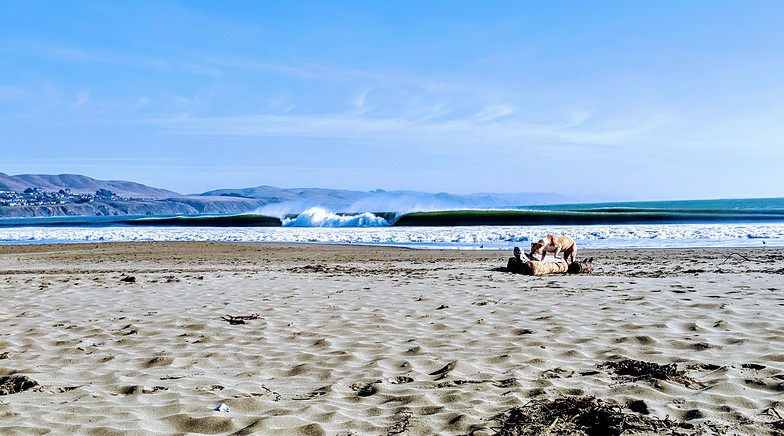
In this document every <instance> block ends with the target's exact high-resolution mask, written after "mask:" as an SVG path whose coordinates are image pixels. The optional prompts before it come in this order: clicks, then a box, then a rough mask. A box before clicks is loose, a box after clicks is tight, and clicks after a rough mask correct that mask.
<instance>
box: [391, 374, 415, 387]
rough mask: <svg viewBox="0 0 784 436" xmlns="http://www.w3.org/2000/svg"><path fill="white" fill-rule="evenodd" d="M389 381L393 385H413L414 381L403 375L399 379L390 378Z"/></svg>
mask: <svg viewBox="0 0 784 436" xmlns="http://www.w3.org/2000/svg"><path fill="white" fill-rule="evenodd" d="M387 381H388V382H390V383H392V384H393V385H399V384H403V383H413V382H414V379H413V378H411V377H406V376H404V375H401V376H399V377H392V378H388V379H387Z"/></svg>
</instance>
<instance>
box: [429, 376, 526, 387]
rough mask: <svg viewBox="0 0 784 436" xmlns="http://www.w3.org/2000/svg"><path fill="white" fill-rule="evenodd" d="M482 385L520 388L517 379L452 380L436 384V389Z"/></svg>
mask: <svg viewBox="0 0 784 436" xmlns="http://www.w3.org/2000/svg"><path fill="white" fill-rule="evenodd" d="M480 383H488V384H491V385H493V386H495V387H497V388H510V387H513V386H518V383H517V379H516V378H507V379H503V380H451V381H445V382H441V383H436V385H435V387H436V388H437V389H439V388H454V387H457V386H461V385H467V384H480Z"/></svg>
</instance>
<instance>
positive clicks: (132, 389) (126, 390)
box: [119, 385, 169, 396]
mask: <svg viewBox="0 0 784 436" xmlns="http://www.w3.org/2000/svg"><path fill="white" fill-rule="evenodd" d="M168 390H169V388H167V387H166V386H153V387H151V388H148V387H145V386H141V385H132V386H123V387H121V388H120V390H119V394H120V395H123V396H125V395H140V394H154V393H155V392H158V391H168Z"/></svg>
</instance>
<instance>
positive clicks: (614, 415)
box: [493, 397, 677, 436]
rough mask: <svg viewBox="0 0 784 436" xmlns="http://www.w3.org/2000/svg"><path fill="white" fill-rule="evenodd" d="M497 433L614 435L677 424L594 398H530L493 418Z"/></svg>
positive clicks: (655, 430) (665, 430)
mask: <svg viewBox="0 0 784 436" xmlns="http://www.w3.org/2000/svg"><path fill="white" fill-rule="evenodd" d="M493 419H494V420H495V421H497V422H498V423H499V424H500V425H499V426H498V427H495V430H496V433H495V434H496V435H498V436H533V435H583V436H599V435H602V436H604V435H607V436H614V435H620V434H623V433H624V432H625V431H627V430H628V431H644V432H648V433H659V432H661V433H663V434H664V433H669V431H668V429H672V428H674V427H676V426H677V423H676V422H675V421H673V420H670V419H669V418H665V419H659V418H654V417H648V416H642V415H638V414H636V413H626V412H623V410H622V409H621V407H620V406H618V405H616V404H611V403H606V402H604V401H602V400H600V399H597V398H595V397H567V398H558V399H555V400H545V401H539V400H532V401H530V402H528V403H527V404H526V405H524V406H522V407H515V408H512V409H509V410H507V411H506V412H504V413H502V414H500V415H497V416H495V417H494V418H493Z"/></svg>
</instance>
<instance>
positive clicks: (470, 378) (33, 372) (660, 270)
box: [0, 243, 784, 435]
mask: <svg viewBox="0 0 784 436" xmlns="http://www.w3.org/2000/svg"><path fill="white" fill-rule="evenodd" d="M510 255H511V252H497V251H481V252H478V251H474V252H461V251H424V250H407V249H397V248H379V247H360V246H323V245H320V246H317V245H279V244H223V243H129V244H114V243H113V244H97V245H96V244H75V245H36V246H0V297H1V298H2V306H1V307H0V379H2V381H3V382H4V383H5V386H6V392H5V393H6V395H0V433H2V434H25V435H27V434H45V433H47V432H51V433H52V434H66V433H71V434H107V435H110V434H178V433H197V434H199V433H200V434H302V435H318V434H330V435H334V434H342V435H348V434H354V435H360V434H362V435H364V434H371V435H378V434H380V435H387V434H410V435H430V434H495V433H496V432H498V431H500V430H501V429H502V428H503V427H504V425H507V426H510V425H512V424H514V422H513V421H514V419H518V418H519V416H521V414H524V413H528V412H530V411H531V410H532V408H533V406H538V405H548V404H549V405H551V406H550V408H549V409H548V410H551V411H552V409H553V407H552V404H562V403H553V402H558V401H561V402H563V401H566V400H569V399H572V400H575V399H576V400H580V401H581V403H580V404H593V405H594V406H595V405H596V404H597V402H598V403H599V404H602V405H605V406H607V407H608V409H607V410H612V411H614V413H615V412H617V413H618V415H617V416H620V417H622V418H623V420H624V424H623V425H622V426H621V427H619V428H620V429H621V431H622V432H623V434H755V435H766V434H770V435H776V434H782V432H784V420H782V419H781V415H784V404H779V403H778V402H780V401H781V402H784V250H782V249H763V248H760V249H716V250H714V249H703V250H633V251H594V252H586V251H581V252H580V253H579V257H580V258H583V257H587V256H593V257H594V258H595V260H594V272H593V274H590V275H558V276H545V277H531V276H521V275H515V274H510V273H505V272H500V271H495V270H494V268H497V267H501V266H504V265H506V261H507V258H508V257H509V256H510ZM630 365H631V366H634V365H637V366H636V368H637V369H640V368H642V369H645V370H648V371H649V372H647V373H646V372H642V373H641V372H630V371H629V368H630ZM624 368H625V369H626V371H624V370H623V369H624ZM657 369H658V370H662V371H659V372H656V371H654V370H657ZM23 377H27V378H26V379H23ZM25 381H26V383H24V382H25ZM0 385H2V383H0ZM0 393H2V386H0ZM589 399H590V400H591V401H592V402H591V401H588V400H589ZM570 401H571V400H570ZM221 403H224V404H226V405H227V406H228V407H229V411H228V412H219V411H213V408H215V407H216V406H218V405H219V404H221ZM586 407H587V406H586ZM594 409H595V407H594ZM514 411H517V414H516V415H515V412H514ZM515 417H518V418H515ZM642 418H644V419H642ZM640 419H642V421H640ZM565 421H566V420H565V419H561V420H560V422H555V423H554V424H549V423H547V428H550V429H551V430H548V431H552V432H555V431H556V430H557V429H559V428H561V427H562V426H563V425H564V422H565ZM633 422H637V423H638V424H637V425H638V427H639V428H637V429H636V430H635V429H634V428H632V427H633V426H632V425H631V423H633ZM640 422H642V424H640ZM532 425H533V424H531V426H532ZM569 425H573V423H570V424H569ZM512 427H513V426H512ZM531 428H533V427H531ZM512 430H514V427H513V428H512ZM578 430H579V429H578ZM578 430H574V429H573V432H574V433H575V434H579V433H577V431H578ZM517 431H518V434H527V433H525V432H524V430H523V429H522V427H518V428H517ZM539 433H541V434H546V432H542V431H540V432H539ZM553 434H554V433H553Z"/></svg>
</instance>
